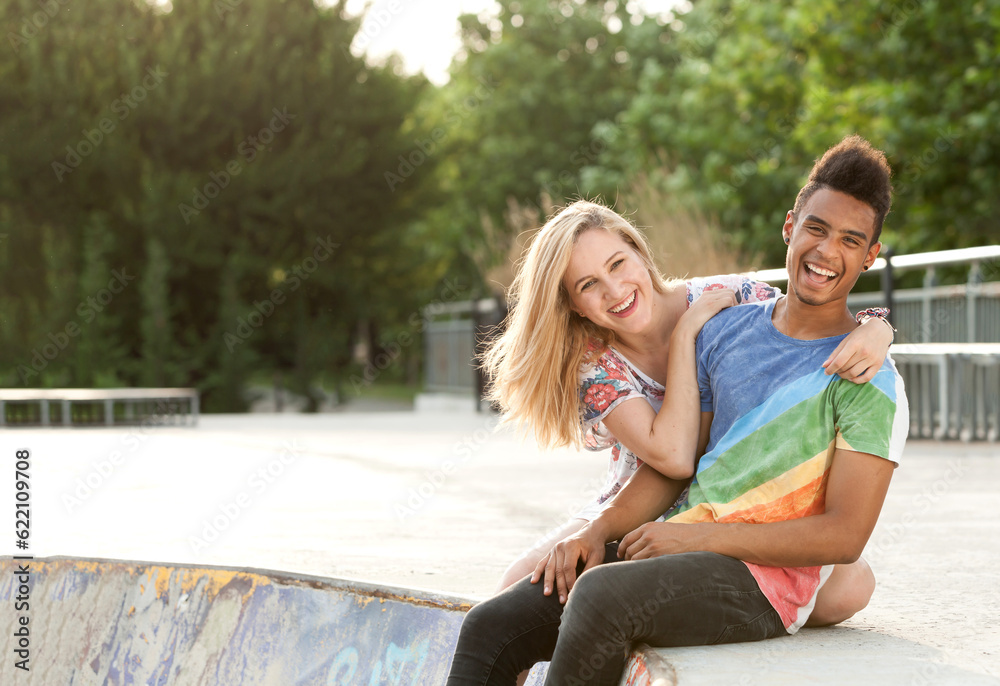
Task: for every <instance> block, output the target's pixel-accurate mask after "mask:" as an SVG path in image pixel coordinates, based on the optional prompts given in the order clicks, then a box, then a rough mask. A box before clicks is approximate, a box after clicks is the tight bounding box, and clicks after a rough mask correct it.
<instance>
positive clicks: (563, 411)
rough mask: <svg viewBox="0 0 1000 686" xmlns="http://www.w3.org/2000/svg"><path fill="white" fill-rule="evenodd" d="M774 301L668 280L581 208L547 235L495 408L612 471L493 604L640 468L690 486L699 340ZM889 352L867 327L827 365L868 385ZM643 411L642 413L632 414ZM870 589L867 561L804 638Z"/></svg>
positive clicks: (499, 354)
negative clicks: (726, 315) (604, 461)
mask: <svg viewBox="0 0 1000 686" xmlns="http://www.w3.org/2000/svg"><path fill="white" fill-rule="evenodd" d="M777 295H780V291H778V289H775V288H772V287H770V286H768V285H767V284H764V283H760V282H754V281H751V280H750V279H747V278H745V277H741V276H733V275H730V276H719V277H711V278H706V279H692V280H689V281H682V280H666V279H664V278H663V276H662V275H661V274H660V272H659V270H658V269H657V267H656V265H655V264H654V263H653V259H652V256H651V253H650V249H649V246H648V244H647V242H646V239H645V237H644V236H643V235H642V234H641V233H640V232H639V231H638V230H637V229H636V228H635V227H634V226H633V225H632V224H631V223H630V222H628V221H627V220H626V219H624V218H623V217H621V216H620V215H618V214H617V213H615V212H613V211H612V210H610V209H608V208H606V207H604V206H602V205H599V204H596V203H592V202H586V201H579V202H575V203H573V204H572V205H570V206H568V207H566V208H565V209H563V210H562V211H561V212H559V213H558V214H556V215H555V216H554V217H552V218H551V219H550V220H549V221H548V222H547V223H546V224H545V226H544V227H542V229H541V230H540V231H539V232H538V234H537V235H536V236H535V237H534V239H533V241H532V243H531V245H530V247H529V248H528V250H527V252H526V254H525V256H524V258H523V260H522V263H521V265H520V268H519V270H518V274H517V276H516V278H515V281H514V283H513V285H512V287H511V291H510V294H509V296H510V299H511V302H512V303H513V304H512V309H511V312H510V314H509V316H508V319H507V327H506V329H505V331H504V333H503V334H502V335H501V336H500V337H499V338H498V339H497V340H496V341H495V343H494V344H493V345H492V346H491V348H490V349H489V350H488V352H487V354H486V355H485V357H484V367H485V369H486V371H487V373H488V375H489V377H490V379H491V381H492V383H491V386H490V393H491V398H492V400H494V401H495V402H496V403H498V404H499V406H500V408H501V410H502V414H503V417H504V420H505V421H508V422H512V423H514V424H516V425H519V426H521V427H524V428H528V429H530V430H531V431H533V433H534V435H535V437H536V439H537V441H538V443H539V444H540V445H541V446H543V447H557V446H563V445H567V446H579V445H581V444H583V445H585V446H586V447H587V448H588V449H594V450H598V449H604V448H609V447H610V448H611V462H610V465H609V470H608V476H607V481H606V483H605V486H604V488H603V489H602V491H601V494H600V497H599V498H598V500H597V501H596V502H594V503H592V504H591V505H590V506H588V507H586V508H584V510H582V511H581V512H579V513H578V514H577V515H576V516H575V517H574V518H573V519H572V520H570V521H569V522H567V523H566V524H565V525H564V526H562V527H560V528H559V529H558V530H556V531H555V532H553V533H552V534H551V535H550V536H548V537H547V538H546V539H545V540H543V541H542V542H540V543H539V544H538V545H536V546H535V547H533V548H532V549H531V550H529V551H528V552H526V553H524V554H523V555H522V556H521V557H520V558H519V559H518V560H516V561H515V562H514V563H513V564H511V566H510V567H509V568H508V570H507V571H506V572H505V574H504V576H503V578H502V580H501V582H500V586H499V588H498V591H499V590H502V589H504V588H506V587H507V586H509V585H511V584H513V583H514V582H516V581H518V580H520V579H522V578H524V577H525V576H527V575H529V574H532V573H533V572H534V570H535V568H536V565H537V563H538V562H539V560H541V559H542V558H544V557H546V556H547V555H548V553H549V551H550V550H551V549H552V546H553V544H554V543H556V542H558V541H560V540H562V539H563V538H565V537H567V536H569V535H571V534H573V533H575V532H576V531H578V530H579V529H580V528H582V527H583V526H584V525H585V524H586V523H587V521H589V520H592V519H593V518H594V517H596V516H597V514H598V513H599V512H600V510H601V506H602V504H603V503H604V502H605V501H607V500H608V499H610V498H611V497H612V496H613V495H614V494H615V493H617V492H618V490H620V489H621V487H622V486H623V485H624V484H625V483H626V482H627V481H628V479H629V478H630V477H631V476H632V475H633V474H634V473H635V471H636V470H637V469H638V467H639V466H640V465H641V464H642V463H643V462H646V463H648V464H649V465H650V466H651V467H653V468H655V469H656V470H657V471H659V472H660V473H661V474H663V475H664V476H667V477H670V478H673V479H677V480H679V481H683V480H686V479H687V478H689V477H690V476H691V475H692V474H693V473H694V469H695V455H694V452H695V448H696V442H697V436H698V421H699V415H700V404H699V399H698V398H699V396H698V385H697V380H696V379H695V371H694V369H695V363H694V359H695V358H694V341H695V338H696V337H697V334H698V332H699V331H700V329H701V326H702V325H703V324H704V323H705V321H707V319H708V318H709V317H711V316H712V315H714V314H715V313H716V312H718V311H719V310H721V309H723V308H724V307H728V306H730V305H732V304H737V303H743V302H755V301H760V300H767V299H771V298H774V297H776V296H777ZM891 341H892V329H891V327H890V326H884V325H883V324H881V323H872V324H865V325H864V326H861V327H859V328H858V329H857V330H856V331H855V332H853V333H851V334H850V335H849V336H848V337H847V338H846V339H845V340H844V341H843V342H842V343H841V344H840V346H839V347H837V349H836V350H835V351H834V352H833V353H832V354H831V355H830V357H829V358H828V359H827V360H826V362H825V363H824V365H823V366H824V367H825V370H826V373H827V374H839V375H840V376H841V377H842V378H844V379H848V380H850V381H853V382H855V383H866V382H867V381H869V380H870V379H871V378H872V377H873V376H874V374H875V372H876V371H877V370H878V369H879V367H880V366H881V364H882V362H883V360H884V359H885V356H886V353H887V351H888V348H889V344H890V343H891ZM668 353H669V354H668ZM668 378H669V379H670V381H671V383H670V384H669V385H668V384H666V381H667V379H668ZM640 398H641V399H644V400H645V401H646V402H629V401H631V400H637V399H640ZM581 428H582V431H581ZM680 490H681V486H680V485H679V486H678V491H680ZM534 576H535V577H538V576H539V575H538V574H537V573H535V574H534ZM874 586H875V579H874V575H873V574H872V572H871V569H870V568H869V567H868V565H867V563H865V561H864V560H858V561H857V562H855V563H853V564H850V565H838V566H837V567H836V568H835V570H834V572H833V574H832V575H831V577H830V579H829V580H828V581H827V583H826V584H825V585H824V586H823V588H822V590H821V591H820V593H819V596H818V598H817V601H816V607H815V609H814V610H813V613H812V615H811V616H810V620H809V624H808V625H810V626H818V625H825V624H833V623H837V622H839V621H843V620H844V619H846V618H848V617H850V616H852V615H853V614H855V613H856V612H857V611H859V610H861V609H862V608H864V607H865V605H867V603H868V600H869V598H870V597H871V595H872V592H873V591H874ZM546 592H547V593H548V592H551V589H546Z"/></svg>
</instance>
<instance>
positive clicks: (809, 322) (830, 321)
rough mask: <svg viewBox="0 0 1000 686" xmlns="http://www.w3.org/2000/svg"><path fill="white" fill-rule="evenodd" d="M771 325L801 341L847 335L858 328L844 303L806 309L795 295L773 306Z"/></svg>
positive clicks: (839, 301)
mask: <svg viewBox="0 0 1000 686" xmlns="http://www.w3.org/2000/svg"><path fill="white" fill-rule="evenodd" d="M771 322H772V323H773V324H774V327H775V328H776V329H777V330H778V331H780V332H781V333H783V334H785V335H786V336H788V337H789V338H797V339H799V340H803V341H812V340H816V339H818V338H829V337H831V336H840V335H841V334H845V333H850V332H851V331H853V330H854V329H855V328H857V326H858V324H857V322H856V321H854V317H852V316H851V312H850V310H848V309H847V302H846V301H843V300H836V301H833V302H829V303H825V304H823V305H808V304H806V303H804V302H802V301H801V300H799V299H798V298H796V297H795V294H794V293H792V294H789V295H786V296H785V297H783V298H781V299H780V300H779V301H778V302H777V303H775V305H774V311H773V312H772V313H771Z"/></svg>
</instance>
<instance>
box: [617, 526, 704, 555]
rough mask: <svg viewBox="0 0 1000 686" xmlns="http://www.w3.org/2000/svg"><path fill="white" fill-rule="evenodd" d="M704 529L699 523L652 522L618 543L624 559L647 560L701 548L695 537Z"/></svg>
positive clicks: (619, 551)
mask: <svg viewBox="0 0 1000 686" xmlns="http://www.w3.org/2000/svg"><path fill="white" fill-rule="evenodd" d="M701 531H702V529H701V526H699V525H698V524H671V523H670V522H650V523H648V524H643V525H642V526H640V527H639V528H638V529H636V530H635V531H633V532H632V533H630V534H628V535H627V536H625V538H623V539H622V540H621V543H619V544H618V557H620V558H622V559H623V560H646V559H649V558H652V557H660V556H662V555H672V554H674V553H687V552H691V551H694V550H701V548H699V547H698V545H697V543H696V542H695V539H696V537H697V535H698V534H699V533H700V532H701Z"/></svg>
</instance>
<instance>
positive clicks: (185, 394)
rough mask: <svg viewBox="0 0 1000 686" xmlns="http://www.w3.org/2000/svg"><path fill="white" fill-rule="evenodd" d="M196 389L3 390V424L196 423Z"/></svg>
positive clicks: (0, 422)
mask: <svg viewBox="0 0 1000 686" xmlns="http://www.w3.org/2000/svg"><path fill="white" fill-rule="evenodd" d="M197 423H198V391H197V390H196V389H194V388H101V389H93V388H4V389H0V426H4V427H9V426H116V425H123V424H124V425H132V424H153V425H161V424H163V425H167V424H180V425H188V424H190V425H192V426H193V425H195V424H197Z"/></svg>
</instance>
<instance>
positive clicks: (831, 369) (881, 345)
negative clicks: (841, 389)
mask: <svg viewBox="0 0 1000 686" xmlns="http://www.w3.org/2000/svg"><path fill="white" fill-rule="evenodd" d="M876 319H877V318H876V317H872V318H871V319H869V320H868V321H866V322H865V323H864V324H862V325H861V326H859V327H858V328H856V329H855V330H854V331H852V332H851V333H850V334H849V335H848V336H847V338H845V339H844V340H842V341H841V342H840V345H838V346H837V347H836V348H835V349H834V351H833V352H832V353H830V357H828V358H827V359H826V362H824V363H823V367H824V369H826V373H827V375H830V374H837V375H839V376H840V378H841V379H844V380H846V381H853V382H854V383H857V384H862V383H868V382H869V381H871V380H872V378H873V377H874V376H875V374H876V373H877V372H878V370H879V369H881V367H882V363H883V362H885V356H886V355H888V354H889V344H890V343H892V328H890V327H889V326H887V325H886V322H883V321H876Z"/></svg>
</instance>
